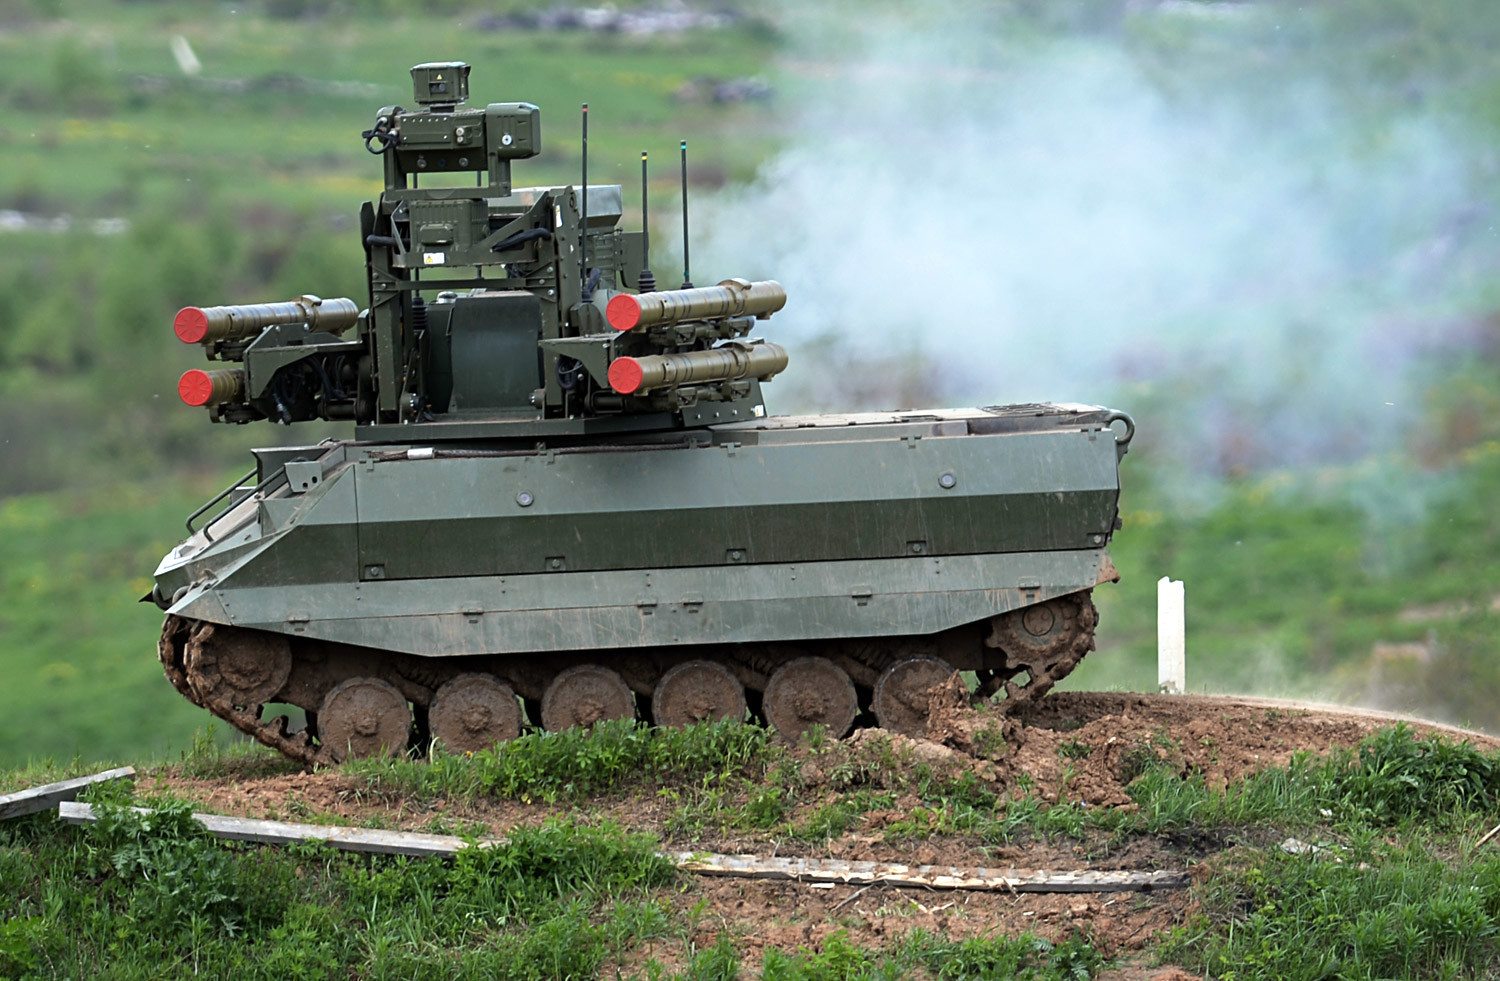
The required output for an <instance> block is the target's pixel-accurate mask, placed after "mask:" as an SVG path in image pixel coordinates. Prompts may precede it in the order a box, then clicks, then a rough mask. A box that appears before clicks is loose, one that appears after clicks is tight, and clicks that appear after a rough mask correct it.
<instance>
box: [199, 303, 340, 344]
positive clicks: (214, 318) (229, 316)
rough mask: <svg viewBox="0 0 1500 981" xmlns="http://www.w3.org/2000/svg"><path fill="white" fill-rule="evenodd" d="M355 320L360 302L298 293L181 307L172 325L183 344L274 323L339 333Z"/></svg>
mask: <svg viewBox="0 0 1500 981" xmlns="http://www.w3.org/2000/svg"><path fill="white" fill-rule="evenodd" d="M358 320H359V304H357V303H355V302H354V301H353V300H350V299H348V298H346V297H338V298H336V299H330V300H324V299H320V298H319V297H316V296H299V297H297V299H295V300H287V301H286V302H285V303H243V304H236V305H231V306H222V307H183V308H182V309H181V310H179V311H177V316H176V317H174V318H172V329H173V331H175V332H176V334H177V337H178V339H180V340H181V341H182V342H183V343H184V344H210V343H213V342H214V341H237V340H244V339H245V338H248V337H254V336H255V335H256V334H259V333H260V332H261V331H263V330H265V329H266V328H267V327H271V326H274V325H276V324H307V326H309V327H311V328H312V329H313V330H320V331H324V332H326V333H329V334H340V333H343V332H344V331H346V330H348V329H349V328H350V327H353V326H354V325H355V323H356V322H358Z"/></svg>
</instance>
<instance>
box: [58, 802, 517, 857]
mask: <svg viewBox="0 0 1500 981" xmlns="http://www.w3.org/2000/svg"><path fill="white" fill-rule="evenodd" d="M133 810H135V811H137V812H140V813H142V814H144V813H146V808H144V807H137V808H133ZM57 813H58V817H60V818H62V819H63V820H64V821H67V822H68V823H69V824H90V823H92V822H93V821H94V820H96V819H95V817H94V809H93V808H92V807H90V806H89V805H88V804H80V803H78V802H76V801H74V802H64V803H62V804H60V805H58V808H57ZM193 817H194V818H195V819H196V820H197V821H199V822H200V823H201V824H202V825H203V826H204V827H205V828H207V829H208V831H209V833H210V834H212V835H214V836H216V837H219V838H226V839H228V840H230V841H253V842H258V843H260V844H264V845H289V844H291V843H292V842H296V841H321V842H326V843H327V844H329V845H332V846H333V847H335V848H341V849H343V850H344V851H350V852H377V853H379V854H382V855H415V856H447V855H452V854H453V853H454V852H457V851H459V850H461V849H463V848H467V847H468V843H467V842H466V841H464V839H462V838H456V837H454V836H452V835H427V834H420V833H418V832H414V831H380V830H377V829H374V828H341V827H334V826H327V825H321V824H292V823H290V822H288V821H257V820H253V819H251V818H237V817H224V816H223V815H220V814H194V815H193ZM502 841H503V839H499V838H487V839H485V840H483V841H480V842H479V843H478V845H479V847H480V848H488V847H493V846H494V845H497V844H500V843H501V842H502Z"/></svg>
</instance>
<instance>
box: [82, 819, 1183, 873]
mask: <svg viewBox="0 0 1500 981" xmlns="http://www.w3.org/2000/svg"><path fill="white" fill-rule="evenodd" d="M135 810H136V811H139V812H141V813H145V810H146V809H145V808H140V807H138V808H135ZM58 815H59V816H60V817H61V818H62V819H63V820H64V821H67V822H69V823H70V824H88V823H90V822H92V821H94V820H95V817H94V810H93V808H92V807H90V806H89V805H88V804H80V803H77V802H70V801H65V802H63V803H61V804H60V805H59V806H58ZM193 817H194V818H196V819H197V820H198V821H200V822H202V824H203V826H204V827H205V828H207V829H208V830H209V832H210V833H212V834H214V835H216V836H218V837H220V838H227V839H230V840H232V841H251V842H259V843H261V844H267V845H285V844H290V843H291V842H295V841H321V842H324V843H326V844H329V845H332V846H333V847H334V848H341V849H344V850H346V851H353V852H377V853H380V854H385V855H414V856H434V857H441V856H448V855H452V854H454V853H455V852H458V851H461V850H462V849H464V848H468V847H470V843H469V842H467V841H465V840H464V839H463V838H456V837H453V836H452V835H429V834H421V833H418V832H413V831H378V830H375V829H371V828H341V827H330V826H325V825H321V824H292V823H289V822H286V821H257V820H252V819H250V818H237V817H224V816H223V815H219V814H194V815H193ZM504 843H505V839H504V838H484V839H481V840H479V841H477V842H475V843H474V845H475V846H476V847H479V848H492V847H494V846H495V845H500V844H504ZM661 854H662V856H663V857H664V858H667V859H669V860H670V861H672V862H673V863H674V864H676V866H677V867H678V868H680V869H682V870H683V871H684V872H692V873H694V874H697V875H725V876H739V877H742V878H750V879H790V880H793V881H797V882H806V883H808V884H810V885H817V886H819V887H823V888H827V887H831V886H833V885H838V884H844V885H852V886H872V885H883V886H896V887H908V888H917V889H972V890H987V891H991V892H1150V891H1152V890H1155V889H1183V888H1186V887H1187V885H1188V877H1187V874H1186V873H1184V872H1174V871H1154V872H1133V871H1094V870H1091V869H1080V870H1075V871H1066V872H1049V871H1044V870H1023V869H1008V870H1004V871H1001V870H998V869H985V868H956V867H954V866H948V865H942V866H939V865H917V866H910V865H902V864H900V863H897V862H843V861H838V860H834V859H817V858H771V857H764V856H760V855H716V854H713V853H708V852H663V853H661Z"/></svg>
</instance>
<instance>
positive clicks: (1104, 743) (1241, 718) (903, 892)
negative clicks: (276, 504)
mask: <svg viewBox="0 0 1500 981" xmlns="http://www.w3.org/2000/svg"><path fill="white" fill-rule="evenodd" d="M932 708H933V711H932V719H931V722H930V724H929V729H928V737H929V738H928V739H926V740H915V739H908V738H906V737H904V736H899V735H890V734H887V733H884V732H880V731H878V730H860V731H858V732H856V733H855V734H854V735H852V736H851V737H849V738H848V739H846V740H844V741H842V742H841V743H838V744H834V745H832V746H829V747H824V748H822V749H821V750H820V751H817V752H814V751H811V750H810V749H809V748H808V747H807V746H806V745H802V746H799V747H797V748H796V749H795V750H793V753H794V756H795V757H796V758H797V759H798V762H799V765H800V780H801V783H802V787H801V789H800V791H799V792H798V794H797V796H796V803H795V806H794V807H793V809H792V811H791V813H790V815H789V817H791V818H792V820H794V821H795V820H797V819H798V818H799V817H805V816H806V815H808V814H811V813H813V812H815V811H816V810H817V809H818V808H819V807H821V806H823V805H826V804H827V803H829V802H830V801H833V800H836V799H838V798H839V790H838V788H837V787H836V786H835V785H836V784H837V781H836V780H835V776H836V773H835V771H836V770H838V769H839V768H840V767H842V768H844V770H845V772H847V770H848V768H850V767H855V768H859V767H863V768H864V770H865V772H870V771H871V770H872V769H878V768H879V767H880V766H881V765H886V766H889V764H890V761H891V760H892V759H895V760H898V761H900V762H901V763H902V764H903V765H915V764H917V763H925V764H927V765H928V766H930V767H932V768H933V769H934V770H938V771H945V770H949V769H951V770H952V771H953V772H955V773H960V772H969V773H972V774H973V775H974V776H975V777H976V778H977V779H978V780H979V781H981V782H982V783H984V784H985V785H987V786H989V787H990V788H991V789H993V790H995V791H997V792H998V793H1000V794H1001V795H1002V796H1011V795H1013V794H1019V793H1021V792H1023V791H1030V792H1035V793H1038V794H1040V795H1041V796H1042V797H1043V798H1044V799H1045V800H1048V801H1052V802H1060V801H1066V802H1071V803H1082V804H1087V805H1089V806H1093V807H1100V808H1130V807H1134V806H1135V805H1134V804H1133V803H1132V802H1131V800H1130V797H1129V795H1128V794H1127V792H1126V788H1127V785H1128V784H1129V782H1130V780H1131V779H1132V778H1133V777H1134V775H1135V774H1137V773H1139V772H1140V764H1141V762H1142V754H1149V755H1150V756H1152V757H1154V758H1156V759H1157V760H1162V761H1166V762H1167V763H1168V764H1169V765H1173V766H1175V767H1177V768H1179V769H1180V771H1181V772H1183V773H1188V772H1197V773H1201V774H1203V776H1204V778H1205V780H1206V782H1207V783H1208V785H1209V786H1210V787H1215V788H1222V787H1224V786H1226V785H1228V784H1230V783H1233V782H1235V781H1237V780H1240V779H1242V778H1244V777H1245V776H1246V775H1247V774H1249V773H1251V772H1253V771H1255V770H1258V769H1261V768H1264V767H1267V766H1276V765H1284V764H1285V763H1286V762H1287V761H1288V760H1289V759H1290V758H1291V756H1292V754H1293V753H1296V752H1298V751H1302V750H1308V751H1313V752H1319V753H1321V752H1326V751H1328V750H1330V749H1332V748H1335V747H1350V746H1354V745H1356V744H1357V743H1358V742H1359V741H1360V740H1361V739H1363V738H1364V737H1365V736H1367V735H1369V734H1370V733H1372V732H1374V731H1376V730H1377V729H1381V728H1386V727H1389V726H1390V725H1392V724H1393V723H1394V721H1395V720H1396V719H1398V718H1399V717H1397V716H1392V715H1390V714H1388V713H1375V712H1366V711H1362V710H1356V709H1347V708H1340V707H1335V706H1323V705H1309V704H1302V703H1292V702H1281V701H1273V700H1268V699H1256V698H1236V697H1213V696H1202V695H1171V696H1169V695H1142V694H1126V693H1094V692H1056V693H1053V694H1052V695H1050V696H1048V697H1047V698H1045V699H1044V700H1043V701H1042V702H1041V703H1040V704H1039V705H1038V707H1037V708H1036V709H1035V710H1033V711H1032V712H1031V713H1030V714H1029V715H1028V716H1027V717H1026V718H1024V719H1023V720H1020V721H1010V722H1005V721H1004V720H1003V719H1002V717H1000V716H999V715H998V714H996V713H993V712H985V711H975V710H973V709H971V708H969V707H968V704H967V697H966V693H965V692H963V691H962V690H961V689H960V688H959V687H957V686H956V685H955V686H954V687H951V688H946V689H939V690H935V692H934V695H933V705H932ZM1406 721H1407V722H1408V723H1409V724H1410V725H1411V726H1412V728H1413V729H1414V730H1415V731H1416V732H1417V733H1418V734H1422V735H1426V734H1441V735H1444V736H1447V737H1448V738H1456V739H1468V740H1470V741H1471V742H1473V743H1474V744H1476V745H1477V746H1479V747H1480V748H1482V749H1486V750H1496V749H1500V739H1496V738H1494V737H1491V736H1487V735H1484V734H1481V733H1476V732H1470V731H1466V730H1459V729H1455V728H1453V727H1450V726H1443V725H1438V724H1434V723H1427V722H1422V721H1419V720H1406ZM159 780H160V781H161V782H162V784H163V786H164V788H165V789H169V790H171V791H172V792H174V793H176V794H178V795H181V796H185V797H187V798H189V799H192V800H194V801H196V802H198V803H199V804H200V805H201V808H202V809H203V810H205V811H211V812H214V813H220V814H232V815H239V816H245V817H259V818H273V819H280V820H291V821H312V822H315V823H328V824H351V825H365V826H378V827H385V828H395V829H403V830H425V831H431V830H445V829H452V828H457V827H463V828H464V829H465V830H473V829H478V828H484V829H488V831H489V832H490V833H492V834H496V835H499V834H503V833H505V832H506V831H507V830H508V829H511V828H514V827H518V826H527V825H535V824H540V823H541V822H543V821H545V820H546V819H548V818H550V817H554V816H571V817H585V818H589V819H607V820H612V821H614V822H616V823H618V824H620V825H622V826H625V827H628V828H633V829H639V830H645V831H650V832H652V833H653V834H656V835H657V836H658V837H659V838H661V840H662V841H663V842H664V843H665V844H666V846H667V847H669V848H673V849H691V850H701V851H717V852H730V853H734V852H752V853H757V854H763V855H770V854H778V855H784V856H786V855H804V856H808V857H835V858H843V859H850V860H874V861H900V862H907V863H911V864H918V863H931V864H942V865H956V866H968V867H987V868H992V869H1001V870H1004V869H1052V870H1067V869H1083V868H1091V869H1137V870H1151V869H1164V868H1177V869H1182V868H1186V869H1189V870H1190V871H1193V873H1194V874H1195V876H1197V877H1203V876H1208V875H1211V874H1212V872H1211V869H1212V867H1213V865H1214V862H1213V861H1206V860H1209V859H1212V858H1213V856H1215V855H1216V854H1218V853H1220V852H1221V851H1222V850H1224V849H1225V848H1227V847H1228V846H1229V842H1227V841H1224V840H1220V839H1219V838H1217V837H1215V836H1212V835H1207V836H1197V837H1176V838H1173V839H1171V840H1168V839H1165V838H1156V837H1145V836H1135V837H1131V838H1128V839H1126V840H1124V841H1123V842H1121V841H1112V840H1109V839H1108V838H1106V837H1104V836H1099V837H1098V838H1097V839H1094V840H1087V839H1086V840H1083V841H1071V840H1058V841H1046V840H1029V841H1023V842H1021V843H1017V844H1013V845H1009V846H1005V847H996V846H986V845H984V844H982V843H981V842H979V841H978V840H976V839H973V838H968V837H964V836H958V835H936V834H934V835H930V836H926V837H911V836H908V835H903V836H897V837H895V838H889V839H888V837H887V835H886V830H887V828H888V827H889V826H890V825H891V824H892V823H894V822H897V821H903V820H907V821H909V820H910V817H911V814H912V812H913V811H914V810H918V809H920V801H918V800H917V798H915V797H908V798H898V799H897V800H896V801H895V803H894V804H893V805H892V806H890V807H885V808H880V809H876V810H869V811H866V812H865V813H863V814H860V815H859V816H858V817H857V818H856V819H855V820H854V821H853V823H852V825H851V826H850V827H848V828H847V829H846V830H845V831H844V832H843V833H842V834H840V835H837V836H836V837H833V838H830V839H829V840H828V841H826V842H825V843H819V844H810V843H808V842H805V841H797V840H784V839H783V838H778V837H775V836H773V835H772V834H769V833H766V832H759V831H740V830H735V829H710V830H706V831H702V832H698V833H695V834H692V835H688V834H686V833H684V832H681V831H674V830H673V828H674V827H676V826H675V825H672V824H669V818H670V817H671V815H672V813H673V810H674V808H675V806H676V803H677V802H676V801H674V800H673V799H672V798H671V795H663V794H658V793H656V792H655V790H656V788H654V787H643V788H641V790H640V791H639V792H637V793H633V794H628V795H622V796H619V797H612V798H608V799H601V800H597V801H591V802H589V803H587V804H585V805H572V804H551V805H548V804H543V803H531V804H523V803H519V802H515V801H495V800H476V801H448V800H443V799H438V800H427V799H417V798H410V797H403V796H400V795H396V794H392V793H390V792H388V791H378V792H377V791H372V790H371V789H370V788H369V787H368V786H367V785H366V783H365V782H364V781H363V780H361V779H358V778H355V777H351V776H346V775H344V774H341V773H338V772H333V771H319V772H313V773H304V772H293V773H288V772H281V773H278V774H275V775H269V776H252V775H248V773H247V775H245V776H241V777H237V778H228V779H219V780H203V779H192V778H188V777H185V776H181V775H178V774H174V773H173V772H171V771H168V772H165V773H163V774H162V775H160V777H159ZM673 901H674V903H675V904H676V905H677V906H678V907H679V908H680V912H681V913H682V916H683V918H684V922H688V923H691V924H693V929H694V930H695V932H696V935H697V936H696V940H697V942H698V943H699V944H700V945H708V944H712V943H713V941H714V939H715V937H716V936H717V935H718V934H719V933H720V932H721V931H723V930H725V929H729V930H731V931H732V932H733V933H734V934H735V935H737V936H739V937H742V938H744V939H743V941H742V942H741V949H742V950H744V951H745V956H746V963H751V964H754V963H758V962H759V958H760V953H761V951H762V950H763V949H765V948H767V947H777V948H780V949H783V950H795V949H797V948H798V947H807V948H811V949H816V948H817V947H818V946H819V945H820V943H821V942H822V941H823V939H824V938H826V937H827V936H828V935H829V934H830V933H832V932H834V931H838V930H843V931H845V932H846V934H847V938H848V940H849V941H850V942H852V943H857V944H863V945H870V946H881V945H883V943H884V942H885V941H886V940H887V939H888V938H892V937H895V936H897V935H900V934H902V933H905V932H907V931H909V930H911V929H913V928H915V927H923V928H925V929H929V930H934V931H942V932H944V933H946V934H948V935H949V936H952V937H954V938H965V937H970V936H975V935H982V934H990V933H995V932H998V933H1001V934H1005V935H1013V934H1017V933H1021V932H1023V931H1028V930H1029V931H1032V932H1035V933H1037V934H1040V935H1041V936H1044V937H1048V938H1050V939H1062V938H1064V937H1066V936H1068V935H1070V934H1073V933H1075V932H1078V931H1084V932H1086V933H1087V934H1088V935H1089V936H1090V937H1091V939H1092V942H1093V943H1094V944H1095V945H1096V946H1097V947H1098V948H1099V949H1101V950H1102V951H1103V952H1104V953H1106V954H1107V955H1110V956H1113V957H1120V958H1122V961H1121V964H1122V966H1120V967H1119V968H1117V969H1116V970H1115V971H1114V972H1113V973H1112V974H1110V975H1109V977H1111V978H1114V979H1115V981H1135V979H1146V978H1150V979H1153V981H1180V979H1182V978H1185V977H1187V976H1188V975H1184V974H1182V973H1181V972H1179V971H1177V970H1176V969H1175V968H1170V967H1168V968H1154V967H1149V966H1146V964H1145V962H1144V960H1143V959H1142V956H1141V955H1140V954H1139V953H1137V952H1139V951H1141V950H1142V948H1143V947H1145V946H1146V945H1147V944H1148V943H1149V942H1150V940H1151V939H1152V937H1153V936H1155V935H1156V934H1158V933H1160V932H1161V931H1164V930H1167V929H1170V928H1171V927H1172V926H1174V925H1176V924H1178V923H1181V922H1182V921H1183V919H1184V918H1185V917H1186V916H1187V915H1188V914H1189V912H1190V908H1191V903H1192V900H1191V896H1190V894H1189V893H1186V892H1181V891H1168V892H1160V893H1154V894H1137V893H1114V894H1099V895H1086V894H1071V895H1070V894H1058V895H1043V894H1015V895H1011V894H998V893H980V892H938V891H916V890H909V889H887V888H879V887H877V888H870V889H860V888H858V887H853V886H843V885H836V886H833V887H831V888H829V887H826V886H819V885H815V884H807V883H795V882H775V881H754V880H742V879H714V878H701V879H699V880H697V881H695V882H692V883H690V884H689V885H688V887H687V889H686V890H685V891H683V892H682V893H680V894H678V895H677V896H676V897H675V898H674V900H673ZM658 953H664V952H658Z"/></svg>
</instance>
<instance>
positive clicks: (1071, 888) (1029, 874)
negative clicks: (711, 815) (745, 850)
mask: <svg viewBox="0 0 1500 981" xmlns="http://www.w3.org/2000/svg"><path fill="white" fill-rule="evenodd" d="M669 857H670V858H671V859H672V860H673V861H675V862H676V863H677V867H678V868H680V869H682V870H683V871H685V872H696V873H698V874H699V875H726V876H741V877H744V878H752V879H792V880H796V881H799V882H818V883H821V882H828V883H843V884H845V885H851V886H866V885H884V886H908V887H912V888H920V889H977V890H987V891H992V892H1150V891H1151V890H1153V889H1182V888H1185V887H1186V886H1187V885H1188V877H1187V874H1186V873H1184V872H1173V871H1156V872H1134V871H1125V870H1116V871H1094V870H1091V869H1079V870H1075V871H1067V872H1050V871H1045V870H1040V869H1006V870H1003V871H1002V870H1000V869H985V868H957V867H955V866H951V865H916V866H911V865H902V864H900V863H897V862H843V861H838V860H836V859H817V858H766V857H763V856H760V855H711V854H703V853H700V852H674V853H672V854H671V855H669Z"/></svg>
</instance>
